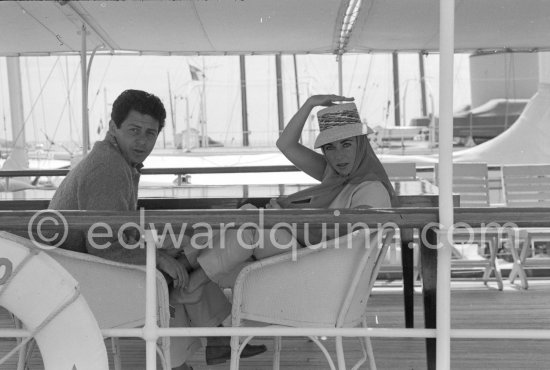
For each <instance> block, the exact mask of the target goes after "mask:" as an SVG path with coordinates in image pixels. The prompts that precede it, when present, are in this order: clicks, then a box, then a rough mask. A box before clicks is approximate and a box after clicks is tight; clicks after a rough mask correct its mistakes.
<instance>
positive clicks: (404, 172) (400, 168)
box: [382, 162, 416, 181]
mask: <svg viewBox="0 0 550 370" xmlns="http://www.w3.org/2000/svg"><path fill="white" fill-rule="evenodd" d="M382 166H384V169H385V170H386V173H387V174H388V177H389V178H390V180H394V181H399V180H416V163H415V162H385V163H382Z"/></svg>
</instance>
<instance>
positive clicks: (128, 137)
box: [109, 110, 159, 165]
mask: <svg viewBox="0 0 550 370" xmlns="http://www.w3.org/2000/svg"><path fill="white" fill-rule="evenodd" d="M109 131H110V132H111V134H113V135H114V137H115V138H116V140H117V143H118V146H119V148H120V151H121V152H122V156H123V157H124V158H125V159H126V160H127V161H128V162H130V164H131V165H136V164H139V163H142V162H143V161H144V160H145V158H147V157H148V156H149V154H151V151H152V150H153V148H154V147H155V142H156V141H157V136H158V133H159V122H158V121H157V120H156V119H154V118H153V117H151V116H149V115H147V114H141V113H138V112H136V111H135V110H131V111H130V113H128V116H127V117H126V119H125V120H124V121H123V122H122V124H121V125H120V128H117V127H116V125H115V123H114V122H113V121H112V120H111V122H110V123H109Z"/></svg>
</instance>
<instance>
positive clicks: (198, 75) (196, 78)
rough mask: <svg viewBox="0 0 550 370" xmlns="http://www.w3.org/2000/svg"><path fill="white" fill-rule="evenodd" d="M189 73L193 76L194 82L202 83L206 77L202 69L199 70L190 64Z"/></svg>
mask: <svg viewBox="0 0 550 370" xmlns="http://www.w3.org/2000/svg"><path fill="white" fill-rule="evenodd" d="M189 73H190V74H191V80H193V81H202V80H203V79H204V77H205V76H204V73H203V72H202V70H201V69H200V68H197V67H195V66H194V65H191V64H189Z"/></svg>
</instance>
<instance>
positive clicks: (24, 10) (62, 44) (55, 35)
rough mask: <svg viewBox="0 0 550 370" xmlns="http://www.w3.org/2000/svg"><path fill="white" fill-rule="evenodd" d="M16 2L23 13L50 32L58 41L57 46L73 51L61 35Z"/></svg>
mask: <svg viewBox="0 0 550 370" xmlns="http://www.w3.org/2000/svg"><path fill="white" fill-rule="evenodd" d="M16 4H17V5H18V6H19V7H20V8H21V10H22V11H23V13H25V14H27V15H28V16H29V17H31V18H32V19H34V20H35V21H36V22H37V23H38V24H40V25H41V26H42V27H44V29H46V31H48V32H49V33H50V34H52V35H53V36H54V37H55V39H56V40H57V42H59V46H65V47H66V48H67V49H69V50H70V51H73V52H74V51H75V50H74V49H73V48H72V47H70V46H69V45H67V44H66V43H65V42H64V41H63V36H61V35H60V34H58V33H55V32H54V31H52V30H51V29H49V28H48V27H47V26H46V25H45V24H44V23H42V22H40V20H38V18H36V17H35V16H34V15H32V14H31V12H29V11H28V10H27V9H25V7H24V6H23V5H21V2H20V1H17V2H16Z"/></svg>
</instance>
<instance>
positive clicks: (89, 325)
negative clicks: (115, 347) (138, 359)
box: [0, 233, 109, 370]
mask: <svg viewBox="0 0 550 370" xmlns="http://www.w3.org/2000/svg"><path fill="white" fill-rule="evenodd" d="M0 306H3V307H5V308H6V309H7V310H9V311H10V312H12V313H13V314H14V315H15V316H17V318H19V319H20V320H21V321H22V322H23V324H24V325H25V328H26V329H27V330H29V331H30V332H34V331H35V330H36V329H37V328H40V326H42V325H43V323H44V322H45V321H47V320H48V319H49V317H50V316H52V315H54V314H55V313H57V315H55V316H54V317H53V318H52V319H51V321H49V322H48V323H47V324H46V325H44V327H43V328H41V329H40V330H39V331H38V332H37V333H36V335H35V336H34V338H35V340H36V342H37V344H38V347H39V348H40V352H41V354H42V360H43V362H44V368H45V369H46V370H65V369H66V370H71V369H77V370H108V369H109V366H108V360H107V351H106V348H105V344H104V342H103V337H102V335H101V331H100V329H99V326H98V324H97V321H96V319H95V318H94V315H93V314H92V311H91V310H90V308H89V307H88V304H87V303H86V301H85V299H84V297H83V296H82V295H80V293H79V291H78V282H77V281H76V280H75V279H74V278H73V277H72V276H71V275H70V274H69V273H68V272H67V271H66V270H65V269H64V268H63V267H61V265H60V264H59V263H57V262H56V261H55V260H54V259H52V258H51V257H50V256H48V255H47V254H46V253H44V252H43V251H40V250H39V249H38V248H36V249H33V248H30V247H28V246H24V245H21V244H20V243H17V242H15V241H14V240H10V234H8V233H0ZM0 330H1V329H0Z"/></svg>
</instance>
